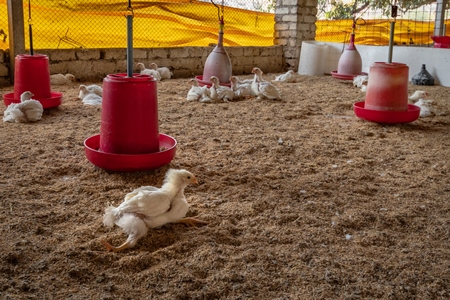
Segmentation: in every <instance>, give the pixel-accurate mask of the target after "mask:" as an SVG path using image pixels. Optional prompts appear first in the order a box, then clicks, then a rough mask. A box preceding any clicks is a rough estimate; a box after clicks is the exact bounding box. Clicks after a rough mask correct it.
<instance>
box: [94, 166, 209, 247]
mask: <svg viewBox="0 0 450 300" xmlns="http://www.w3.org/2000/svg"><path fill="white" fill-rule="evenodd" d="M192 183H196V184H197V183H198V181H197V179H196V178H195V176H194V175H193V174H192V173H191V172H189V171H186V170H175V169H169V170H168V171H167V173H166V176H165V178H164V182H163V185H162V186H161V188H156V187H154V186H143V187H140V188H137V189H135V190H134V191H132V192H131V193H128V194H127V195H125V200H124V202H122V204H120V205H119V206H118V207H114V206H109V207H107V208H106V209H105V215H104V216H103V224H104V225H105V226H106V227H113V226H114V224H116V225H117V226H119V227H121V228H122V230H123V231H124V232H125V233H126V234H128V238H127V240H126V242H125V243H123V244H122V245H120V246H118V247H114V246H112V245H111V244H109V243H108V242H106V241H103V240H102V243H103V245H104V246H105V247H106V248H107V249H108V251H114V252H117V251H121V250H124V249H127V248H132V247H134V246H135V245H136V243H137V241H138V240H139V239H140V238H142V237H144V236H145V235H146V234H147V231H148V228H158V227H161V226H163V225H165V224H168V223H182V224H185V225H187V226H196V225H201V224H207V222H205V221H201V220H198V219H196V218H195V217H191V218H186V217H185V216H186V213H187V212H188V209H189V204H188V203H187V201H186V197H185V196H184V189H185V188H186V186H188V185H189V184H192Z"/></svg>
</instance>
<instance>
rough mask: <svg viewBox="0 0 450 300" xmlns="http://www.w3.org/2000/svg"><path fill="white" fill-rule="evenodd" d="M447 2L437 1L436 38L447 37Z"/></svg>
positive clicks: (444, 0) (445, 0)
mask: <svg viewBox="0 0 450 300" xmlns="http://www.w3.org/2000/svg"><path fill="white" fill-rule="evenodd" d="M446 4H447V0H437V1H436V17H435V19H434V31H433V35H434V36H441V35H445V25H444V21H445V7H446Z"/></svg>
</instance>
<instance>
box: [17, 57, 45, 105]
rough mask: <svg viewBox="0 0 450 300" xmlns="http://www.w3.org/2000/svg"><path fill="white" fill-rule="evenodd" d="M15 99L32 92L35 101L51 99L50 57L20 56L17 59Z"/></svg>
mask: <svg viewBox="0 0 450 300" xmlns="http://www.w3.org/2000/svg"><path fill="white" fill-rule="evenodd" d="M15 63H16V65H15V71H14V98H16V99H20V95H22V93H23V92H26V91H30V92H32V93H33V94H34V97H35V99H39V98H50V96H51V85H50V70H49V66H48V57H47V56H46V55H43V54H34V55H28V54H19V55H17V56H16V59H15Z"/></svg>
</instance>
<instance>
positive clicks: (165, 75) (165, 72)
mask: <svg viewBox="0 0 450 300" xmlns="http://www.w3.org/2000/svg"><path fill="white" fill-rule="evenodd" d="M150 68H152V69H153V70H156V71H158V73H159V75H161V79H170V78H171V77H172V76H173V73H172V72H171V71H170V69H169V68H167V67H160V68H158V65H157V64H155V63H151V64H150Z"/></svg>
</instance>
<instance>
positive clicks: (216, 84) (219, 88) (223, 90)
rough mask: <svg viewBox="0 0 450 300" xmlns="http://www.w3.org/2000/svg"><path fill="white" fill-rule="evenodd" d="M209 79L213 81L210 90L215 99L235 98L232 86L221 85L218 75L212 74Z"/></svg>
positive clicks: (229, 99) (227, 99)
mask: <svg viewBox="0 0 450 300" xmlns="http://www.w3.org/2000/svg"><path fill="white" fill-rule="evenodd" d="M209 80H210V81H211V83H212V85H211V87H210V88H209V91H210V93H211V99H212V100H213V101H217V100H222V101H223V102H229V101H231V100H233V98H234V92H233V90H232V89H231V88H230V87H228V86H223V85H220V81H219V78H217V77H216V76H211V78H210V79H209Z"/></svg>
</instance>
